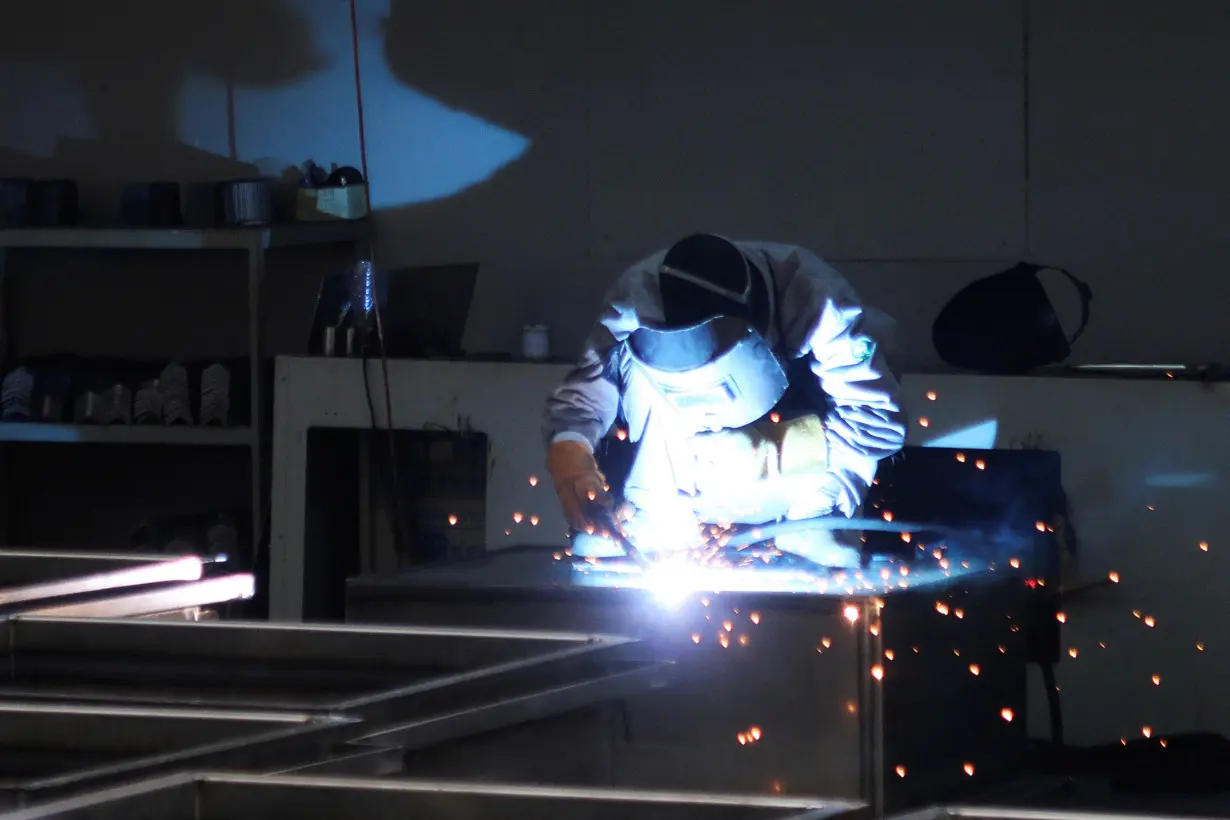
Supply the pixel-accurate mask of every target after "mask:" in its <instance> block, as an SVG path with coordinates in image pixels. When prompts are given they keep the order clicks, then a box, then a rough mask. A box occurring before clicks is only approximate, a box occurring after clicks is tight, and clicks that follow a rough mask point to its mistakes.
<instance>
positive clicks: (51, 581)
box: [0, 550, 203, 612]
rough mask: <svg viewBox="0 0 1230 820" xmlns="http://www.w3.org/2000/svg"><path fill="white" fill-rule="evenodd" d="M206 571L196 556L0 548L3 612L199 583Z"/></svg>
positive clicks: (0, 599) (0, 584) (0, 595)
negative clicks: (130, 590) (134, 589)
mask: <svg viewBox="0 0 1230 820" xmlns="http://www.w3.org/2000/svg"><path fill="white" fill-rule="evenodd" d="M202 572H203V562H202V560H201V559H200V558H197V557H194V556H182V557H168V556H165V555H157V556H149V555H129V554H116V553H84V552H81V553H79V552H48V551H38V550H0V611H8V612H12V611H14V609H16V608H21V607H22V605H28V604H29V603H30V602H32V601H46V600H51V599H58V598H67V597H72V596H81V595H90V594H98V593H104V592H109V591H113V590H117V589H124V588H131V587H139V586H144V585H147V584H158V583H168V582H176V581H196V580H198V579H200V577H201V575H202Z"/></svg>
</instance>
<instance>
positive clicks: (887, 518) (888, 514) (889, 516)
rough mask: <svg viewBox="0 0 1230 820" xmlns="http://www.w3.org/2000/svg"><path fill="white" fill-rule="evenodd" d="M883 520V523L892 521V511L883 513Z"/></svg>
mask: <svg viewBox="0 0 1230 820" xmlns="http://www.w3.org/2000/svg"><path fill="white" fill-rule="evenodd" d="M884 520H885V521H892V520H893V511H892V510H885V511H884Z"/></svg>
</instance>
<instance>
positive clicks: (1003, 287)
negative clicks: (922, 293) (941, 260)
mask: <svg viewBox="0 0 1230 820" xmlns="http://www.w3.org/2000/svg"><path fill="white" fill-rule="evenodd" d="M1043 270H1054V271H1058V272H1059V273H1062V274H1063V275H1064V276H1065V277H1067V279H1068V281H1070V282H1071V283H1072V284H1073V286H1075V287H1076V290H1077V292H1078V294H1079V295H1080V300H1081V321H1080V326H1079V327H1077V329H1076V331H1075V332H1074V333H1073V334H1072V335H1071V336H1070V337H1068V336H1066V335H1064V332H1063V328H1062V327H1060V325H1059V317H1058V316H1057V315H1056V313H1055V308H1054V306H1053V305H1052V304H1051V300H1050V298H1049V297H1048V296H1047V295H1046V289H1045V288H1043V286H1042V282H1041V281H1040V280H1039V279H1038V273H1039V272H1040V271H1043ZM1092 301H1093V291H1092V290H1091V289H1090V287H1089V285H1088V284H1086V283H1085V282H1082V281H1081V280H1080V279H1077V278H1076V277H1075V276H1073V275H1072V274H1071V273H1069V272H1068V271H1066V270H1064V269H1063V268H1056V267H1053V266H1050V265H1034V264H1031V263H1029V262H1021V263H1019V264H1017V265H1015V266H1013V267H1011V268H1009V269H1008V270H1005V271H1001V272H999V273H995V274H992V275H990V276H985V277H983V278H982V279H979V280H977V281H975V282H971V283H970V284H969V285H966V286H965V287H964V288H962V289H961V290H960V291H958V292H957V294H956V295H955V296H953V297H952V299H950V300H949V301H948V304H946V305H944V308H943V309H942V310H941V311H940V313H939V316H937V317H936V319H935V324H934V325H932V328H931V339H932V341H933V342H934V344H935V350H936V352H937V353H939V356H940V358H941V359H943V360H944V361H945V362H946V363H947V364H949V365H952V366H953V367H958V368H961V369H963V370H973V371H976V372H978V373H987V374H1000V375H1014V374H1021V373H1028V372H1029V371H1031V370H1034V369H1035V368H1039V367H1042V366H1044V365H1048V364H1055V363H1057V362H1062V361H1063V360H1064V359H1066V358H1067V357H1068V355H1069V354H1070V353H1071V352H1072V345H1073V343H1074V342H1076V340H1077V339H1079V338H1080V336H1081V334H1082V333H1084V332H1085V327H1086V326H1087V325H1088V324H1089V304H1090V302H1092Z"/></svg>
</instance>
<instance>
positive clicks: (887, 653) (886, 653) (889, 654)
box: [884, 649, 896, 661]
mask: <svg viewBox="0 0 1230 820" xmlns="http://www.w3.org/2000/svg"><path fill="white" fill-rule="evenodd" d="M894 657H896V654H895V653H894V652H893V650H891V649H885V650H884V660H886V661H891V660H892V659H893V658H894Z"/></svg>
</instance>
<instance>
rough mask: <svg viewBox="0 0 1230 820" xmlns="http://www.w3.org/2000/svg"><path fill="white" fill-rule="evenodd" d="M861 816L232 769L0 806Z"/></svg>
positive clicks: (804, 806) (115, 811)
mask: <svg viewBox="0 0 1230 820" xmlns="http://www.w3.org/2000/svg"><path fill="white" fill-rule="evenodd" d="M866 816H867V812H866V809H865V807H863V806H860V805H858V804H857V803H846V802H842V801H823V800H814V799H806V798H786V797H778V798H772V797H762V798H751V797H736V796H730V795H709V794H679V793H670V792H635V791H616V790H612V789H563V788H548V787H537V786H512V785H495V784H483V785H481V786H476V785H474V784H460V783H450V782H432V781H402V782H397V783H390V782H388V781H381V780H374V779H357V778H356V779H347V778H316V777H303V776H264V777H260V776H245V775H235V774H201V775H190V774H189V775H178V776H169V777H163V778H158V779H152V780H148V781H145V782H140V783H134V784H131V785H127V786H124V787H121V788H116V789H109V790H107V791H102V792H97V793H94V794H86V795H82V796H80V797H78V798H75V799H71V800H64V801H61V802H55V803H49V804H47V805H45V806H39V807H37V808H32V809H27V810H25V811H21V812H18V813H14V814H11V815H5V817H6V818H7V819H8V820H52V818H54V819H55V820H116V818H132V817H142V818H158V819H159V820H217V818H226V820H266V818H268V817H294V818H296V820H336V818H341V817H362V818H394V817H398V818H413V820H446V819H447V820H453V818H457V817H501V818H521V817H533V818H543V820H572V818H577V820H617V819H618V820H624V818H629V817H635V818H638V820H829V818H833V820H836V819H837V818H842V819H843V820H844V819H845V818H850V820H855V818H863V817H866Z"/></svg>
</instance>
